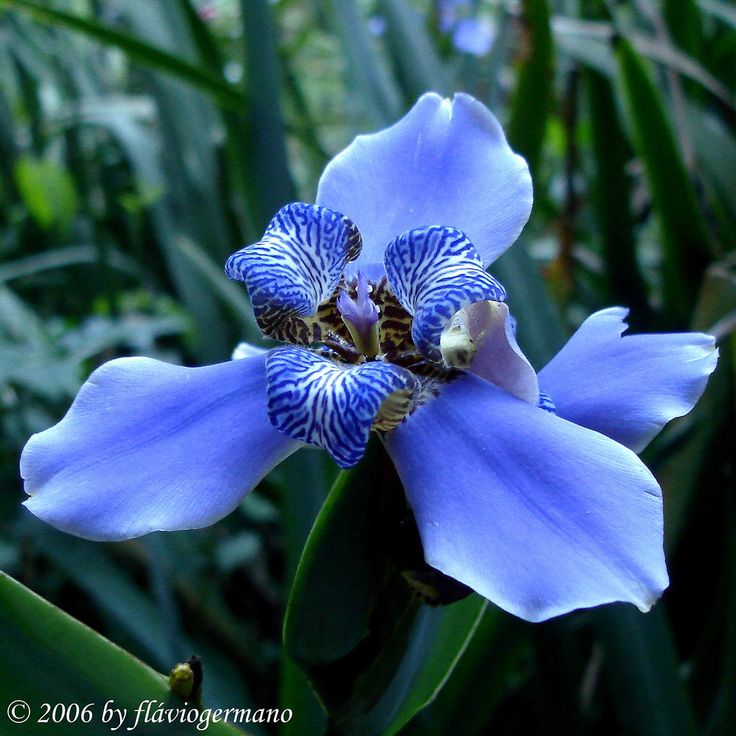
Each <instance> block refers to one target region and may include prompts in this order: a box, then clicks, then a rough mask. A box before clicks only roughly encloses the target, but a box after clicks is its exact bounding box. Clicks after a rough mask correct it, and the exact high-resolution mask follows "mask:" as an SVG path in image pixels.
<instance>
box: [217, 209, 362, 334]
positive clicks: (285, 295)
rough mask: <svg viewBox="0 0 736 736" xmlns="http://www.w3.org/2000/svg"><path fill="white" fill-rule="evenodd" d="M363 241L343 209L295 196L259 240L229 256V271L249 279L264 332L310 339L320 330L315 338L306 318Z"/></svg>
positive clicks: (335, 283)
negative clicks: (332, 208)
mask: <svg viewBox="0 0 736 736" xmlns="http://www.w3.org/2000/svg"><path fill="white" fill-rule="evenodd" d="M361 245H362V242H361V237H360V233H359V232H358V229H357V227H356V226H355V225H354V224H353V223H352V222H351V221H350V220H349V219H348V218H347V217H345V216H344V215H341V214H340V213H339V212H335V211H334V210H330V209H327V208H326V207H318V206H316V205H311V204H305V203H303V202H293V203H292V204H288V205H286V206H285V207H282V208H281V209H280V210H279V211H278V212H277V213H276V215H275V216H274V218H273V219H272V220H271V222H270V223H269V225H268V227H267V228H266V232H265V234H264V235H263V238H262V239H261V240H260V241H259V242H258V243H254V244H253V245H249V246H246V247H245V248H241V250H239V251H236V252H235V253H233V254H232V255H231V256H230V258H229V259H228V261H227V264H226V266H225V273H227V275H228V276H229V277H230V278H231V279H236V280H238V281H245V284H246V286H247V288H248V293H249V295H250V300H251V303H252V305H253V311H254V312H255V316H256V320H257V321H258V325H259V326H260V328H261V329H262V330H263V332H264V333H265V334H266V335H269V336H271V337H274V338H276V339H279V340H289V341H291V342H299V343H304V344H309V343H310V342H317V341H319V339H320V335H317V337H316V339H313V338H314V335H313V331H312V330H311V329H310V326H309V323H310V320H308V318H310V317H313V316H314V315H316V314H317V312H318V309H319V307H320V305H322V304H324V303H325V302H326V301H328V300H329V299H330V297H332V295H333V294H334V293H335V290H336V289H337V286H338V284H339V282H340V279H341V277H342V274H343V271H344V269H345V264H347V263H348V262H349V261H353V260H355V259H356V258H357V257H358V256H359V255H360V249H361ZM337 319H338V322H339V316H338V318H337ZM305 320H306V321H307V326H305V324H304V323H305Z"/></svg>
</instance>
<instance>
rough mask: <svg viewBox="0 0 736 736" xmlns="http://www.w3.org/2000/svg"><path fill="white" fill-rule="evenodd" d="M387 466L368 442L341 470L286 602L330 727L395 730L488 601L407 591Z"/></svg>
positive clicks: (431, 690) (290, 634) (296, 647)
mask: <svg viewBox="0 0 736 736" xmlns="http://www.w3.org/2000/svg"><path fill="white" fill-rule="evenodd" d="M388 463H390V461H389V460H388V458H387V456H386V455H385V452H383V450H382V448H381V447H380V446H379V445H378V444H377V442H376V441H375V440H374V441H373V443H372V446H371V447H370V448H369V453H368V454H367V457H366V459H364V460H363V462H362V463H361V464H360V465H358V466H357V467H356V468H354V469H352V470H350V471H346V472H343V473H341V474H340V475H339V476H338V479H337V481H336V482H335V485H334V486H333V488H332V490H331V491H330V494H329V496H328V498H327V501H326V502H325V505H324V507H323V509H322V511H321V513H320V515H319V517H318V518H317V521H316V522H315V524H314V527H313V529H312V532H311V534H310V536H309V539H308V540H307V544H306V546H305V549H304V554H303V555H302V559H301V560H300V562H299V567H298V569H297V574H296V578H295V581H294V586H293V588H292V593H291V596H290V598H289V604H288V608H287V614H286V621H285V624H284V644H285V647H286V650H287V652H288V654H289V655H290V656H291V657H293V658H294V659H295V660H296V661H297V662H298V663H299V664H300V665H301V666H302V668H303V669H304V670H305V671H306V672H307V674H308V675H309V677H310V679H311V680H312V683H313V684H314V686H315V688H316V690H317V692H318V694H319V696H320V698H321V700H322V702H323V704H324V705H325V707H326V709H327V711H328V714H329V716H330V724H331V729H332V731H331V732H332V733H339V734H345V735H348V734H355V735H356V736H358V735H361V734H365V735H366V736H368V735H370V734H381V735H382V736H390V734H394V733H397V732H398V730H399V729H400V728H401V727H402V726H403V725H404V724H406V723H407V722H408V721H409V720H410V719H411V718H412V717H413V716H414V714H415V713H416V712H417V711H418V710H419V709H421V708H423V707H424V706H425V705H426V704H427V703H428V702H430V701H431V700H432V698H433V697H434V696H435V695H436V693H437V692H438V691H439V689H440V688H441V687H442V684H443V683H444V682H445V680H446V678H447V677H448V675H449V673H450V672H451V671H452V669H453V667H454V666H455V664H456V662H457V660H458V658H459V657H460V655H461V654H462V652H463V650H464V648H465V646H466V644H467V642H468V640H469V638H470V637H471V636H472V633H473V631H474V630H475V626H476V625H477V622H478V620H479V617H480V615H481V613H482V611H483V609H484V607H485V601H484V600H482V599H481V598H479V597H478V596H475V595H474V596H471V597H469V598H467V599H465V600H463V601H460V602H458V603H453V604H451V605H449V606H446V607H440V608H430V607H428V606H425V605H423V604H420V603H419V602H418V601H417V600H416V599H415V598H414V597H413V596H412V594H411V593H410V591H409V588H408V586H407V585H406V583H405V582H404V580H403V579H401V577H400V576H399V575H398V572H397V570H396V568H395V567H394V566H393V565H392V564H391V562H390V541H389V540H390V539H391V538H392V537H393V534H394V533H395V532H394V530H393V526H394V524H395V523H396V522H398V519H400V518H401V514H403V513H404V512H405V501H404V498H403V491H402V489H401V487H400V485H398V484H397V482H396V479H395V476H394V475H392V470H391V467H390V465H387V464H388ZM379 479H380V480H379Z"/></svg>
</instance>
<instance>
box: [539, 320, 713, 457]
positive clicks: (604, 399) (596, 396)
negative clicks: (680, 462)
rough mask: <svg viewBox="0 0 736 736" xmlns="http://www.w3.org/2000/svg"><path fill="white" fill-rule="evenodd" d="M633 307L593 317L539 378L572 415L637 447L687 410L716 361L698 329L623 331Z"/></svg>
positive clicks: (710, 345)
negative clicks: (662, 332) (625, 332)
mask: <svg viewBox="0 0 736 736" xmlns="http://www.w3.org/2000/svg"><path fill="white" fill-rule="evenodd" d="M627 314H628V310H626V309H623V308H621V307H612V308H610V309H604V310H602V311H600V312H596V313H595V314H593V315H591V316H590V317H588V319H586V320H585V322H583V324H582V325H581V326H580V328H579V329H578V331H577V332H576V333H575V334H574V335H573V336H572V338H571V339H570V340H569V341H568V343H567V344H566V345H565V346H564V347H563V348H562V350H561V351H560V352H559V353H558V354H557V355H556V356H555V357H554V358H553V359H552V360H551V361H550V362H549V363H548V364H547V366H545V368H544V369H543V370H541V371H540V373H539V383H540V386H541V387H542V390H544V391H545V392H547V393H548V394H549V395H550V397H551V398H552V401H554V403H555V407H556V408H557V414H558V415H559V416H561V417H564V418H565V419H569V420H570V421H571V422H575V423H576V424H580V425H582V426H584V427H589V428H590V429H595V430H596V431H598V432H602V433H603V434H606V435H608V436H609V437H612V438H613V439H615V440H616V441H617V442H621V443H622V444H624V445H626V446H627V447H630V448H631V449H632V450H634V451H636V452H640V451H641V450H643V449H644V447H646V445H647V444H648V443H649V441H650V440H652V439H653V438H654V436H655V435H656V434H657V433H658V432H659V431H660V430H661V429H662V427H663V426H664V425H665V424H666V423H667V422H669V421H670V420H671V419H674V418H675V417H679V416H682V415H683V414H687V413H688V412H689V411H690V410H691V409H692V408H693V406H694V405H695V403H696V402H697V400H698V399H699V398H700V396H701V394H702V393H703V391H704V390H705V385H706V383H707V382H708V376H709V375H710V374H711V373H712V372H713V369H714V368H715V367H716V362H717V360H718V350H717V349H716V347H715V340H714V338H713V337H711V336H710V335H704V334H702V333H699V332H690V333H682V334H660V335H627V336H625V337H623V338H622V337H621V335H622V333H623V332H624V330H626V328H627V324H626V322H625V321H624V320H625V318H626V315H627Z"/></svg>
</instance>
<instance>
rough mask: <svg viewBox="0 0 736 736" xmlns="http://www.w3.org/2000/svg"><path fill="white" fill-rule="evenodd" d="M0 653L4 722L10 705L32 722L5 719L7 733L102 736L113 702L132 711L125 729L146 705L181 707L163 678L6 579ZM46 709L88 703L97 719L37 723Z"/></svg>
mask: <svg viewBox="0 0 736 736" xmlns="http://www.w3.org/2000/svg"><path fill="white" fill-rule="evenodd" d="M0 651H2V653H3V666H2V667H0V692H1V693H2V694H3V698H4V699H3V713H2V718H3V719H5V717H6V716H5V712H4V708H5V705H6V703H10V702H12V701H15V700H23V701H25V702H26V703H28V705H29V706H30V710H31V717H30V718H29V720H28V721H26V722H25V723H23V724H12V725H11V724H9V723H8V721H7V720H3V723H4V724H6V725H3V729H4V730H3V732H4V733H8V734H10V733H12V734H18V735H19V736H22V735H23V734H28V735H29V736H38V734H39V733H41V732H42V731H45V730H48V731H49V732H53V733H54V735H55V736H66V735H67V734H70V735H71V734H73V735H74V736H79V735H80V734H82V735H85V734H89V735H90V736H99V734H100V733H103V732H107V731H108V730H109V724H107V725H103V724H102V721H101V716H102V710H103V708H104V706H105V703H107V702H108V701H110V700H112V701H114V703H113V704H112V706H111V707H115V708H117V709H121V708H125V709H126V710H127V717H126V721H125V724H124V725H123V729H122V730H124V729H125V728H127V727H129V726H131V727H132V726H133V723H134V721H135V710H136V708H137V707H138V706H139V704H140V703H141V702H143V701H145V700H154V701H157V704H158V703H161V704H164V705H165V706H166V707H170V708H183V707H184V703H183V702H182V701H181V700H180V699H179V698H177V697H176V696H173V695H171V694H170V692H169V688H168V684H167V679H166V677H164V676H163V675H160V674H158V673H157V672H155V671H154V670H152V669H151V668H150V667H148V666H147V665H145V664H143V662H141V661H140V660H137V659H135V658H134V657H132V656H131V655H130V654H128V653H127V652H125V651H124V650H122V649H120V648H119V647H117V646H115V645H114V644H112V643H111V642H109V641H107V640H106V639H104V638H103V637H102V636H100V635H99V634H97V633H96V632H94V631H93V630H92V629H90V628H88V627H87V626H85V625H84V624H82V623H80V622H79V621H76V620H75V619H73V618H72V617H71V616H69V615H67V614H66V613H64V612H63V611H60V610H59V609H58V608H56V607H55V606H53V605H51V604H50V603H49V602H48V601H45V600H44V599H43V598H41V597H39V596H38V595H36V594H35V593H33V592H32V591H30V590H28V588H25V587H24V586H23V585H21V584H20V583H18V582H17V581H15V580H13V579H12V578H11V577H9V576H8V575H6V574H5V573H0ZM174 664H175V663H174V662H172V666H173V665H174ZM205 676H206V675H205ZM42 703H50V704H52V705H54V704H56V703H64V704H66V705H69V704H72V703H76V704H78V705H79V706H80V707H83V706H85V705H87V704H88V703H90V704H92V705H91V707H90V708H89V711H90V712H91V714H92V716H93V717H92V720H91V722H90V723H88V724H84V723H81V722H80V721H79V720H77V721H76V722H75V723H73V724H72V723H68V722H65V721H64V720H62V721H61V722H58V723H57V722H50V723H47V724H43V723H41V724H39V723H38V721H37V719H38V718H39V717H40V716H41V715H42V714H43V709H42ZM17 712H18V713H20V711H17ZM72 712H74V711H72ZM117 722H118V721H117V719H116V720H115V723H117ZM145 733H146V734H147V735H148V734H150V735H151V736H154V735H157V734H161V735H162V736H163V735H164V734H166V735H167V736H176V735H178V734H195V733H201V731H199V730H197V728H196V725H194V724H192V725H187V724H181V723H177V722H176V721H174V722H173V723H162V724H155V723H148V724H146V726H145ZM207 733H208V734H215V736H228V734H229V735H230V736H234V735H235V734H239V733H242V732H241V731H239V730H237V729H236V728H234V727H232V726H230V725H227V724H223V723H212V724H211V725H210V726H209V728H208V729H207Z"/></svg>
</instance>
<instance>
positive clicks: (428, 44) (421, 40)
mask: <svg viewBox="0 0 736 736" xmlns="http://www.w3.org/2000/svg"><path fill="white" fill-rule="evenodd" d="M378 7H379V9H380V12H381V14H382V15H383V16H384V17H385V18H386V38H387V41H388V44H389V49H390V51H391V55H392V57H393V59H394V61H395V64H396V67H397V72H398V77H399V80H400V83H401V86H402V88H403V90H404V97H405V99H406V101H407V102H409V103H413V102H414V101H415V100H416V99H417V97H419V96H420V95H422V94H424V93H425V92H429V91H430V90H434V91H435V92H439V93H440V94H448V93H449V92H451V91H452V85H451V83H450V80H449V78H448V75H447V72H446V71H445V69H444V68H443V66H442V62H441V61H440V58H439V56H438V55H437V52H436V51H435V49H434V46H433V44H432V41H431V39H430V37H429V34H428V33H427V32H426V30H425V29H424V27H423V24H422V18H421V16H420V15H419V14H418V13H417V12H416V11H415V10H414V8H412V7H411V6H410V5H409V4H408V3H407V2H405V0H381V1H380V3H379V6H378Z"/></svg>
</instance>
